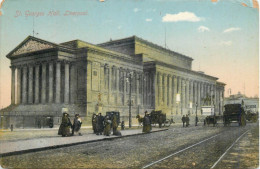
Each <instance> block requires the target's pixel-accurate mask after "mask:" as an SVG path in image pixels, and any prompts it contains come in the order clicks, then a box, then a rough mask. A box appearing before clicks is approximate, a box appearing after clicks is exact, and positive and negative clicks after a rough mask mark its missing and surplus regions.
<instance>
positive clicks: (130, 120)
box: [126, 72, 132, 128]
mask: <svg viewBox="0 0 260 169" xmlns="http://www.w3.org/2000/svg"><path fill="white" fill-rule="evenodd" d="M126 81H127V82H129V101H128V102H129V103H128V104H129V128H131V127H132V112H131V106H132V91H131V88H132V72H130V73H129V75H128V77H126Z"/></svg>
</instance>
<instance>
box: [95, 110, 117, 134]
mask: <svg viewBox="0 0 260 169" xmlns="http://www.w3.org/2000/svg"><path fill="white" fill-rule="evenodd" d="M117 127H118V122H117V116H116V114H113V115H112V117H110V116H109V115H106V116H105V117H104V116H102V114H101V113H99V114H98V115H96V114H95V113H94V114H93V116H92V129H93V132H94V134H96V135H102V134H104V135H105V136H110V134H111V128H112V129H113V135H121V133H120V132H119V131H118V130H117Z"/></svg>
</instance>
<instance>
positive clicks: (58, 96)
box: [11, 61, 76, 104]
mask: <svg viewBox="0 0 260 169" xmlns="http://www.w3.org/2000/svg"><path fill="white" fill-rule="evenodd" d="M11 69H12V80H11V103H12V104H20V103H22V104H39V103H41V104H46V103H74V102H75V98H76V81H75V77H76V71H75V65H74V64H72V63H70V62H65V61H49V62H40V63H34V64H25V65H19V66H11ZM16 71H17V77H16V76H15V75H16ZM15 86H16V87H17V89H16V91H15Z"/></svg>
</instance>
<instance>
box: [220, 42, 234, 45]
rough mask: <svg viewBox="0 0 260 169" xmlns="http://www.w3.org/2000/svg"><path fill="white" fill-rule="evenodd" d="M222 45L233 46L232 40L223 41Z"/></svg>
mask: <svg viewBox="0 0 260 169" xmlns="http://www.w3.org/2000/svg"><path fill="white" fill-rule="evenodd" d="M220 45H224V46H231V45H232V41H221V42H220Z"/></svg>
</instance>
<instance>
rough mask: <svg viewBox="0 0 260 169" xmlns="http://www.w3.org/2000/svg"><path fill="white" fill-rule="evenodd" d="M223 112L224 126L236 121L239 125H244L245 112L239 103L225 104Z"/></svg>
mask: <svg viewBox="0 0 260 169" xmlns="http://www.w3.org/2000/svg"><path fill="white" fill-rule="evenodd" d="M224 107H225V111H224V113H223V122H224V126H227V125H230V123H232V122H237V123H238V124H239V126H245V125H246V114H245V111H244V108H243V107H242V106H241V104H227V105H225V106H224Z"/></svg>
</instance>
